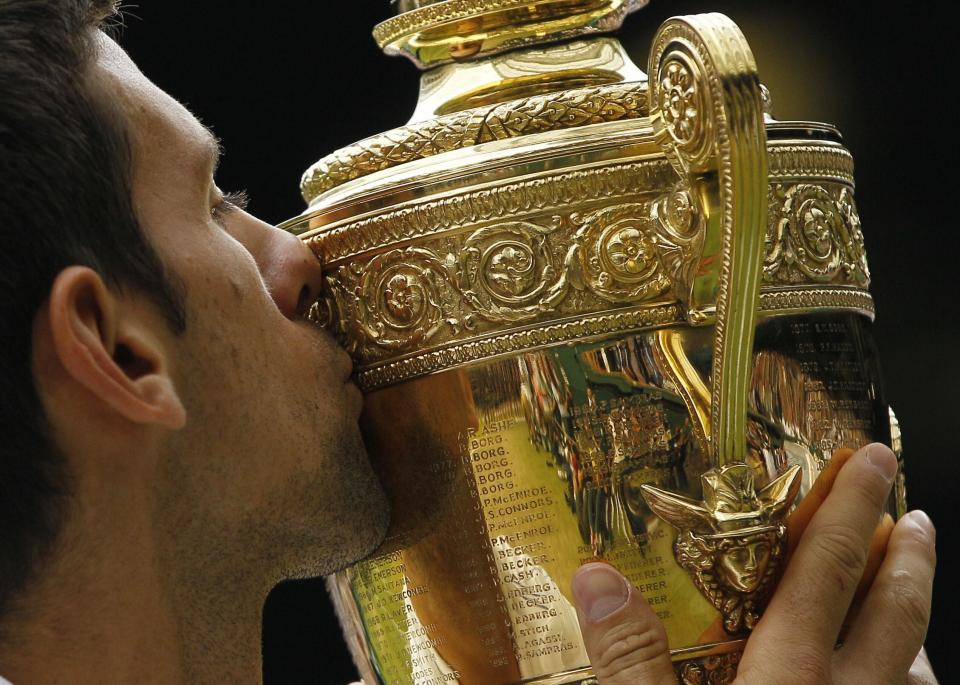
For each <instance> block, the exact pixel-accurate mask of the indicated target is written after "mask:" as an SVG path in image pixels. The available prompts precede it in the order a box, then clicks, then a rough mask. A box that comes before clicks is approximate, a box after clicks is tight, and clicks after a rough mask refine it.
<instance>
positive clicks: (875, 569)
mask: <svg viewBox="0 0 960 685" xmlns="http://www.w3.org/2000/svg"><path fill="white" fill-rule="evenodd" d="M893 526H894V523H893V517H892V516H890V514H884V515H883V519H882V520H881V521H880V525H879V526H877V529H876V530H875V531H873V539H871V540H870V549H869V551H868V552H867V565H866V567H865V568H864V569H863V575H862V576H860V582H859V583H857V591H856V592H854V593H853V601H852V602H851V603H850V611H848V612H847V616H846V618H844V619H843V628H841V629H840V636H839V638H840V640H841V641H842V640H846V633H847V630H848V629H849V627H850V626H851V625H852V624H853V622H854V621H856V619H857V614H858V613H859V612H860V608H861V607H862V606H863V601H864V600H865V599H866V597H867V594H868V593H869V592H870V588H871V587H872V586H873V581H874V579H876V577H877V573H879V572H880V567H881V565H882V564H883V560H884V559H885V558H886V556H887V544H888V543H889V542H890V534H891V533H893Z"/></svg>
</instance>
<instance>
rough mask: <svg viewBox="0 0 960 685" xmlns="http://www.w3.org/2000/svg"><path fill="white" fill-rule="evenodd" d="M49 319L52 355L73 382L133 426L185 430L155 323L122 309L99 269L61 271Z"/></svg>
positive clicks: (180, 405) (184, 413)
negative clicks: (153, 425) (155, 426)
mask: <svg viewBox="0 0 960 685" xmlns="http://www.w3.org/2000/svg"><path fill="white" fill-rule="evenodd" d="M47 315H48V317H49V321H48V323H49V327H50V333H51V338H52V341H51V342H52V344H53V352H54V354H55V355H56V356H57V358H58V359H59V361H60V363H61V365H62V366H63V368H64V370H65V371H66V373H67V375H68V376H70V377H71V378H73V380H74V381H76V382H77V383H78V384H79V385H81V386H82V387H84V388H85V389H86V390H87V391H88V392H90V393H91V394H93V395H94V396H95V397H96V398H97V399H98V400H100V401H101V402H103V404H105V405H106V406H107V407H109V408H110V409H112V410H113V411H114V412H116V413H117V414H119V415H120V416H122V417H124V418H126V419H127V420H129V421H132V422H133V423H139V424H156V425H160V426H165V427H167V428H171V429H174V430H176V429H179V428H182V427H183V425H184V424H185V423H186V420H187V415H186V411H185V410H184V408H183V403H182V402H181V401H180V396H179V395H178V394H177V391H176V388H175V387H174V384H173V379H172V378H171V377H170V368H169V363H168V359H167V356H166V355H167V354H168V352H167V351H166V350H164V349H163V347H162V346H161V344H160V340H159V338H158V336H157V335H156V334H155V330H153V329H152V328H151V324H153V325H155V323H154V322H153V321H152V319H147V318H146V317H144V316H142V315H140V314H138V313H137V312H136V311H135V310H133V311H130V308H129V307H127V308H124V307H121V302H120V301H119V299H118V298H117V296H116V295H115V294H114V293H112V292H111V291H110V290H109V289H108V288H107V286H106V285H105V284H104V282H103V279H102V278H101V277H100V275H99V274H98V273H97V272H96V271H94V270H92V269H89V268H87V267H82V266H71V267H68V268H66V269H64V270H63V271H61V272H60V274H59V275H58V276H57V277H56V279H55V280H54V283H53V288H52V289H51V291H50V305H49V309H48V314H47Z"/></svg>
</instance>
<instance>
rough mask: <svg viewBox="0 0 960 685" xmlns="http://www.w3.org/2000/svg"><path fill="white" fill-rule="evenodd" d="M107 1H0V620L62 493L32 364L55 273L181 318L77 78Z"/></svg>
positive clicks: (113, 132)
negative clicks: (71, 270) (88, 279)
mask: <svg viewBox="0 0 960 685" xmlns="http://www.w3.org/2000/svg"><path fill="white" fill-rule="evenodd" d="M114 1H115V0H0V240H2V242H0V344H2V349H0V616H2V615H3V613H4V611H5V610H6V609H9V608H10V602H11V600H12V598H13V597H14V596H15V595H16V594H17V593H18V592H20V591H21V590H23V588H24V587H25V586H26V584H27V583H28V582H29V580H30V577H31V574H32V573H33V572H35V570H36V569H37V567H38V565H39V563H40V562H41V561H42V560H43V558H44V556H45V555H46V553H47V552H49V550H50V549H51V545H52V544H53V542H54V541H55V539H56V537H57V533H58V531H59V529H60V528H61V525H62V521H63V518H64V514H65V509H66V502H67V497H68V495H69V489H70V488H69V477H68V474H67V472H66V468H65V464H64V460H63V458H62V457H61V455H60V452H59V450H58V448H57V446H56V443H55V441H54V439H53V436H52V435H51V431H50V429H49V426H48V422H47V420H46V417H45V415H44V410H43V406H42V404H41V401H40V398H39V395H38V393H37V390H36V384H35V381H34V376H33V372H32V345H33V339H32V328H33V321H34V318H35V316H36V313H37V311H38V310H39V308H40V306H41V305H42V304H43V302H44V301H45V300H46V299H47V297H48V296H49V293H50V287H51V285H52V283H53V280H54V279H55V278H56V276H57V274H58V273H60V271H62V270H63V269H64V268H66V267H68V266H71V265H83V266H88V267H90V268H92V269H94V270H96V271H97V272H98V273H99V274H100V275H101V276H102V277H103V278H104V280H105V281H106V282H107V284H108V286H109V287H111V288H112V289H114V290H115V291H118V292H119V291H122V290H124V289H127V288H129V289H132V290H134V291H137V292H143V293H146V294H149V295H150V296H151V297H152V298H153V300H154V301H155V302H156V303H157V305H158V307H159V309H160V311H162V312H163V314H164V315H165V316H166V318H167V319H168V320H169V321H170V324H171V326H172V328H173V329H174V330H175V331H182V330H183V328H184V325H185V324H184V313H183V302H182V294H181V293H180V291H179V289H178V288H177V287H176V286H175V282H174V281H173V280H172V279H171V278H169V277H168V276H167V275H166V274H165V272H164V269H163V265H162V264H161V261H160V258H159V257H158V255H157V254H156V252H155V251H154V250H153V248H152V247H151V245H150V243H149V241H148V240H147V238H146V236H145V235H144V233H143V231H142V230H141V228H140V225H139V224H138V222H137V219H136V216H135V215H134V211H133V206H132V200H131V195H130V160H131V153H130V148H129V144H128V139H127V136H126V130H125V127H124V122H123V118H122V116H121V114H120V113H119V112H118V111H115V110H114V108H112V107H111V106H110V103H108V102H102V101H100V99H98V98H97V97H96V96H95V94H94V93H93V92H92V91H91V90H90V88H89V87H88V86H87V74H88V72H89V70H90V69H89V67H90V62H91V59H92V58H93V55H94V53H95V49H96V46H95V40H94V39H95V36H96V31H97V30H98V28H99V26H100V24H101V22H102V21H104V20H105V19H106V18H107V17H110V16H112V15H113V13H114Z"/></svg>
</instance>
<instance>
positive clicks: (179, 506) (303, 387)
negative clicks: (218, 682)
mask: <svg viewBox="0 0 960 685" xmlns="http://www.w3.org/2000/svg"><path fill="white" fill-rule="evenodd" d="M102 49H103V50H102V51H103V55H101V57H102V59H101V60H100V62H99V69H100V71H101V74H100V77H101V79H102V81H103V84H104V85H105V87H106V88H107V89H108V91H111V92H112V94H113V97H114V99H115V101H116V102H117V103H118V104H119V106H120V107H121V109H122V110H123V112H124V113H125V115H126V116H127V119H128V123H129V128H130V135H131V139H132V140H131V145H132V152H133V164H134V168H133V173H132V177H133V187H134V191H133V194H134V205H135V209H136V212H137V216H138V218H139V220H140V222H141V224H142V225H143V227H144V230H145V232H146V233H147V235H148V238H149V239H150V240H151V242H152V243H153V244H154V246H155V248H156V249H157V251H158V253H159V254H160V256H161V258H162V260H163V261H164V263H165V265H166V266H167V268H168V269H169V270H170V272H171V273H172V274H174V275H175V276H176V278H177V279H178V280H179V281H180V282H181V283H182V285H183V289H184V293H185V310H186V314H187V327H186V331H185V332H184V334H183V335H182V336H181V337H180V338H179V339H178V341H177V350H176V354H175V357H174V359H173V361H172V364H173V366H174V367H175V368H174V369H172V372H173V374H174V376H175V378H176V385H177V389H178V392H179V394H180V395H181V399H182V401H183V403H184V406H185V407H186V409H187V425H186V427H185V428H184V429H183V430H181V431H179V432H177V433H174V434H171V435H170V436H169V438H168V440H167V443H166V444H165V446H164V449H163V450H162V454H161V458H160V460H159V462H158V463H157V465H156V469H155V470H156V473H155V474H154V484H155V485H154V498H153V510H154V517H155V520H156V522H157V535H158V540H159V541H160V542H159V543H158V544H160V545H161V546H162V548H163V549H162V550H161V551H160V552H159V553H160V556H161V557H162V558H163V559H164V561H165V564H166V565H168V566H169V567H170V570H171V577H177V578H179V579H180V580H186V579H187V578H190V579H192V580H191V582H193V583H195V584H197V585H205V586H206V587H203V588H202V589H201V588H198V591H199V592H201V593H207V592H210V591H214V590H216V591H219V592H222V593H223V594H225V595H227V596H229V594H230V592H232V591H239V590H240V588H245V589H248V590H252V588H253V587H257V588H258V591H260V592H262V593H263V594H264V596H265V593H266V592H267V591H269V589H270V587H271V586H272V585H273V584H274V583H275V582H277V581H278V580H280V579H283V578H287V577H292V576H297V577H299V576H308V575H321V574H327V573H330V572H332V571H334V570H337V569H339V568H342V567H343V566H345V565H347V564H349V563H351V562H353V561H356V560H357V559H359V558H361V557H362V556H364V555H365V554H367V553H368V552H370V551H371V550H372V549H374V548H375V547H376V546H377V545H378V544H379V542H380V541H381V539H382V537H383V535H384V534H385V531H386V527H387V519H388V512H387V505H386V498H385V496H384V494H383V491H382V488H381V486H380V484H379V482H378V481H377V479H376V477H375V476H374V474H373V472H372V469H371V467H370V464H369V461H368V460H367V457H366V451H365V449H364V446H363V441H362V438H361V437H360V433H359V428H358V426H357V418H358V417H357V413H356V409H355V408H354V407H351V406H350V405H351V403H352V400H351V396H352V394H351V392H350V389H349V388H348V387H347V386H345V382H346V380H347V378H346V377H347V374H348V373H349V367H348V365H346V364H345V362H344V357H343V352H342V351H341V350H339V349H338V348H337V347H336V345H335V343H334V342H333V340H332V339H331V338H330V337H329V335H328V334H326V333H324V332H321V331H319V330H317V329H316V328H315V327H313V325H312V324H310V323H307V322H306V321H303V320H291V319H290V318H287V317H286V316H284V315H283V314H282V313H281V312H280V311H279V310H278V308H277V306H276V305H275V303H274V301H273V299H271V294H270V292H269V290H268V287H267V284H266V283H265V282H264V279H263V277H262V275H261V268H262V265H263V262H264V261H269V259H270V258H271V255H270V254H269V253H266V254H261V253H258V244H257V243H256V242H255V241H251V240H247V239H246V238H237V237H235V236H249V235H254V236H256V237H258V238H259V237H261V236H269V231H273V230H275V229H272V228H271V227H267V226H266V225H264V224H261V223H260V222H258V221H257V220H255V219H253V217H250V216H249V215H246V214H245V213H242V212H241V213H240V214H239V215H238V218H237V219H236V221H242V222H244V223H243V224H242V226H240V228H242V229H243V230H242V231H241V230H237V231H234V232H231V231H230V230H226V229H224V228H223V227H220V226H218V225H216V224H215V223H214V222H213V221H211V218H210V217H211V215H210V206H209V205H210V200H209V197H210V195H211V191H210V189H211V188H212V187H214V186H213V182H212V178H211V175H212V172H213V166H214V163H213V160H212V159H209V157H210V155H211V150H212V149H213V148H214V147H215V146H214V145H211V144H210V141H209V134H208V133H207V132H206V131H205V129H204V128H203V127H202V126H201V125H200V124H199V122H198V121H197V120H196V118H195V117H193V115H192V114H190V113H189V112H188V111H187V110H186V109H185V108H184V107H182V106H181V105H180V104H179V103H177V102H176V101H175V100H173V99H172V98H171V97H169V96H168V95H166V94H165V93H163V92H162V91H160V90H159V89H158V88H156V86H154V85H153V84H152V83H150V82H149V81H148V80H147V79H145V78H144V77H143V75H142V74H140V72H139V71H138V70H137V69H136V67H135V66H134V65H133V63H132V62H131V61H130V60H129V58H128V57H127V56H126V55H125V54H124V53H123V52H122V50H120V49H119V48H118V47H117V46H116V45H115V44H113V43H112V42H110V41H109V40H107V39H103V41H102ZM202 578H206V579H207V582H202V580H201V579H202ZM231 588H232V590H231Z"/></svg>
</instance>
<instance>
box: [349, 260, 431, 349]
mask: <svg viewBox="0 0 960 685" xmlns="http://www.w3.org/2000/svg"><path fill="white" fill-rule="evenodd" d="M449 279H450V275H449V272H448V270H447V266H446V265H445V264H444V263H443V262H441V261H440V260H439V259H438V258H437V256H436V255H435V254H434V253H433V252H431V251H429V250H424V249H421V248H415V247H410V248H407V249H404V250H391V251H390V252H386V253H384V254H382V255H378V256H376V257H374V258H373V259H372V260H370V261H369V262H368V263H367V264H366V266H365V268H364V269H363V276H362V278H361V280H360V286H359V292H360V297H359V300H358V304H359V311H358V314H359V315H360V325H361V327H362V330H363V334H364V337H365V338H366V339H367V340H370V341H371V342H373V343H374V344H376V345H377V346H379V347H382V348H385V349H388V350H406V349H411V348H415V347H416V346H418V345H420V344H422V343H424V342H426V341H427V340H429V339H430V338H432V337H433V336H434V335H435V334H436V333H437V331H438V330H440V328H441V327H442V326H443V325H444V323H445V321H444V313H445V310H447V309H448V308H449V304H448V303H449V300H450V296H449V295H450V294H449V293H448V292H447V291H448V290H449Z"/></svg>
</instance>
